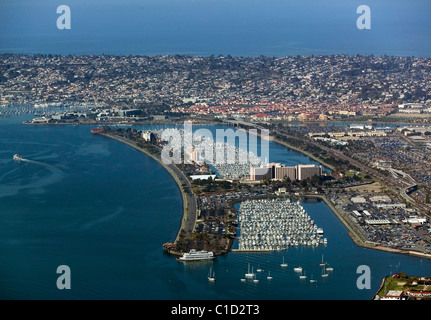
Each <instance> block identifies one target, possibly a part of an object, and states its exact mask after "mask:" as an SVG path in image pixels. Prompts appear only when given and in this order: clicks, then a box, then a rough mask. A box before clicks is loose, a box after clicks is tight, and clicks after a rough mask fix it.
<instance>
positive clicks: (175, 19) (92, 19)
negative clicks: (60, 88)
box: [0, 0, 431, 57]
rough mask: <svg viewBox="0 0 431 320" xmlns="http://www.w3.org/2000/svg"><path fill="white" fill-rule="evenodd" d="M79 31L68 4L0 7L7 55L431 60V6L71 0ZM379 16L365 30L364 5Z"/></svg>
mask: <svg viewBox="0 0 431 320" xmlns="http://www.w3.org/2000/svg"><path fill="white" fill-rule="evenodd" d="M63 3H64V4H67V5H69V7H70V9H71V29H70V30H59V29H57V26H56V21H57V18H58V17H59V16H60V14H57V13H56V9H57V7H58V6H59V4H60V2H58V1H54V0H47V1H43V2H41V1H36V0H22V1H15V0H5V1H1V2H0V52H1V53H31V54H33V53H43V54H49V53H53V54H62V55H68V54H116V55H128V54H133V55H159V54H160V55H165V54H189V55H200V56H208V55H219V54H221V55H228V54H230V55H233V56H259V55H266V56H289V55H313V54H314V55H326V54H328V55H330V54H350V55H355V54H361V55H370V54H374V55H384V54H387V55H396V56H417V57H431V1H427V0H415V1H406V0H379V1H377V0H370V1H366V2H365V3H363V1H357V0H347V1H346V0H331V1H329V0H327V1H324V0H301V1H299V0H289V1H281V0H248V1H246V0H217V1H195V0H179V1H171V0H157V1H156V0H144V1H138V0H126V1H116V0H111V1H99V0H97V1H84V0H75V1H69V3H68V1H63V2H61V4H63ZM362 4H366V5H368V6H369V7H370V10H371V16H370V17H371V29H370V30H359V29H358V28H357V26H356V20H357V19H358V17H359V16H360V14H358V13H357V12H356V10H357V8H358V6H360V5H362Z"/></svg>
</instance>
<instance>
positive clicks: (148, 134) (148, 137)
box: [142, 131, 156, 142]
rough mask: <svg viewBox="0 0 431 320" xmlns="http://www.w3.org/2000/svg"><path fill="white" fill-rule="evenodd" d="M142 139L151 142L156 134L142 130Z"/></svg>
mask: <svg viewBox="0 0 431 320" xmlns="http://www.w3.org/2000/svg"><path fill="white" fill-rule="evenodd" d="M142 139H144V140H145V141H147V142H153V141H155V140H156V136H155V134H154V133H153V132H151V131H144V132H142Z"/></svg>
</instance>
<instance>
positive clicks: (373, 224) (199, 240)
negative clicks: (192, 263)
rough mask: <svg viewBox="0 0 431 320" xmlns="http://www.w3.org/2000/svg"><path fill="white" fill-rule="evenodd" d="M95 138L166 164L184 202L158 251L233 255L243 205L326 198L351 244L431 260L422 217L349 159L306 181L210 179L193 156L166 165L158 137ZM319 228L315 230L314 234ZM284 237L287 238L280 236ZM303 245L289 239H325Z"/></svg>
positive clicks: (112, 134)
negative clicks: (171, 235)
mask: <svg viewBox="0 0 431 320" xmlns="http://www.w3.org/2000/svg"><path fill="white" fill-rule="evenodd" d="M93 133H95V134H98V135H102V136H105V137H108V138H112V139H116V140H118V141H120V142H123V143H126V144H127V145H129V146H131V147H133V148H136V149H138V150H140V151H142V152H144V153H145V154H147V155H148V156H150V157H151V158H152V159H154V160H155V161H157V162H158V163H159V164H160V165H161V166H163V167H164V168H165V169H166V170H167V171H168V172H169V173H170V174H171V176H172V177H173V178H174V180H175V181H176V183H177V185H178V187H179V189H180V191H181V194H182V199H183V217H182V220H181V224H180V227H179V230H178V233H177V236H176V238H175V239H174V240H173V241H171V242H166V243H164V244H163V249H164V250H165V251H166V252H167V253H169V254H173V255H176V256H182V255H183V254H184V253H188V252H190V250H198V251H199V250H205V251H208V252H213V253H214V255H215V256H218V255H223V254H227V253H228V252H231V251H232V252H238V251H243V250H244V246H243V247H238V248H233V245H234V243H235V240H238V241H239V243H241V242H240V239H241V237H239V238H238V233H241V232H242V231H241V227H242V226H241V221H240V219H239V217H240V204H241V203H247V201H250V200H258V199H260V200H259V201H262V200H264V199H273V200H276V201H278V200H277V199H286V200H288V201H293V202H296V201H298V200H301V199H312V198H314V199H319V200H322V201H324V202H325V203H326V204H327V205H328V206H329V207H330V208H331V210H332V211H333V213H334V214H335V215H336V216H337V217H338V218H339V219H340V220H341V221H342V222H343V224H344V225H345V226H346V228H347V229H348V233H349V236H350V237H351V238H352V240H353V241H354V242H355V244H356V245H358V246H362V247H366V248H371V249H376V250H383V251H388V252H393V253H399V254H409V255H414V256H420V257H424V258H430V257H431V255H430V252H431V250H430V247H429V241H430V240H429V233H428V232H427V230H428V229H427V228H428V226H429V224H428V220H427V218H426V216H425V215H424V216H419V215H417V213H416V215H414V213H415V212H417V211H415V210H414V209H413V208H412V207H410V205H409V206H407V205H406V204H405V203H401V202H399V201H400V199H399V198H397V197H395V196H394V194H393V193H391V192H390V191H389V190H388V189H386V188H384V187H383V186H382V184H381V182H379V180H378V179H376V178H374V177H371V175H370V174H367V175H360V176H358V175H354V176H352V175H350V174H349V173H351V172H359V171H357V170H358V167H356V166H352V165H351V163H350V162H348V161H334V158H331V157H330V156H328V155H327V156H326V157H325V158H324V160H322V162H323V163H327V162H328V160H329V161H330V166H331V169H332V170H331V169H329V170H331V171H330V172H328V171H325V172H324V173H321V171H316V173H317V174H316V173H313V174H312V175H311V176H308V177H306V178H303V179H298V178H293V179H290V178H289V177H287V176H284V177H283V178H282V179H275V177H273V176H262V177H256V176H255V177H251V173H249V174H247V172H244V169H243V168H242V169H239V168H237V167H235V166H231V170H234V172H235V174H238V172H242V175H241V174H240V175H239V176H237V177H229V178H224V177H220V176H217V175H216V174H215V172H214V171H216V168H215V167H212V166H210V165H208V164H207V163H202V162H199V161H193V160H190V159H192V158H191V157H193V155H189V156H188V157H185V158H184V159H186V158H187V159H188V160H186V161H184V159H183V161H182V162H181V163H180V164H169V165H167V164H165V163H163V161H161V158H160V155H161V151H162V148H163V146H164V145H165V144H166V141H162V140H161V139H160V132H156V131H155V132H149V131H141V130H137V129H134V128H121V127H120V128H118V127H117V128H115V127H113V128H111V127H108V126H105V127H103V128H99V129H97V130H94V131H93ZM278 139H279V140H281V139H280V135H278V136H277V138H276V137H272V140H273V141H274V142H277V140H278ZM281 141H282V140H281ZM183 156H184V155H183ZM195 160H196V159H195ZM272 166H273V168H272V171H273V172H275V170H276V169H277V168H279V169H280V170H281V168H284V166H283V165H279V164H272ZM312 167H316V166H312ZM310 168H311V167H310ZM352 168H353V169H354V170H353V169H352ZM241 170H243V171H241ZM296 170H298V168H297V169H296ZM269 171H271V170H269ZM378 172H380V171H378ZM341 173H343V174H341ZM230 174H233V173H232V172H231V173H230ZM371 188H372V189H371ZM379 188H380V189H379ZM371 190H372V192H370V191H371ZM268 203H270V202H268ZM268 210H270V211H271V208H270V207H268ZM403 212H404V215H403ZM394 213H396V215H397V220H396V221H395V220H394V219H392V216H393V215H394ZM382 227H383V228H382ZM316 231H317V228H316V229H314V232H316ZM400 233H402V234H403V237H400V238H399V237H398V236H397V235H398V234H400ZM418 235H421V238H419V236H418ZM253 236H254V237H255V239H254V240H255V241H254V242H255V243H256V240H257V237H259V238H260V239H261V238H262V232H261V231H259V232H255V235H253ZM282 237H284V240H286V236H285V235H283V236H282ZM390 237H392V238H390ZM418 239H419V241H418ZM308 240H309V239H308V238H307V240H306V241H297V242H292V245H315V244H319V243H320V241H321V240H323V238H322V239H321V240H318V241H315V242H314V243H313V244H312V242H311V241H308ZM250 243H253V240H251V242H250ZM240 246H241V245H240ZM247 250H248V251H250V252H259V251H261V252H265V251H270V250H280V247H278V248H277V247H274V248H273V249H270V250H269V249H267V248H265V247H259V246H256V245H255V246H254V247H253V246H251V247H247Z"/></svg>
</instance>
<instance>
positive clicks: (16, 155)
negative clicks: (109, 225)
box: [13, 154, 22, 161]
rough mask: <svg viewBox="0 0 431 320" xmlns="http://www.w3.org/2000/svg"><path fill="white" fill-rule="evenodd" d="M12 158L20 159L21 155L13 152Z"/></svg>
mask: <svg viewBox="0 0 431 320" xmlns="http://www.w3.org/2000/svg"><path fill="white" fill-rule="evenodd" d="M13 159H14V160H16V161H21V160H22V157H21V156H20V155H19V154H14V155H13Z"/></svg>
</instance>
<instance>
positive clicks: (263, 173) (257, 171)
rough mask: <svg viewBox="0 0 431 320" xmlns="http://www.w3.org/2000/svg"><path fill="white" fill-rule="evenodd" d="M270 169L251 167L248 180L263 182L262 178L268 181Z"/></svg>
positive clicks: (270, 176)
mask: <svg viewBox="0 0 431 320" xmlns="http://www.w3.org/2000/svg"><path fill="white" fill-rule="evenodd" d="M271 174H272V172H271V169H270V168H268V167H266V166H265V167H251V168H250V180H263V179H264V178H266V179H268V180H270V179H271V178H272V175H271Z"/></svg>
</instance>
